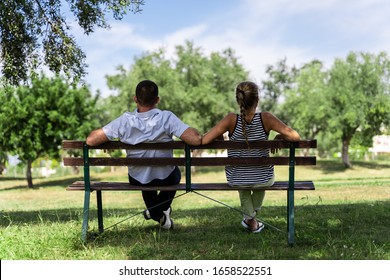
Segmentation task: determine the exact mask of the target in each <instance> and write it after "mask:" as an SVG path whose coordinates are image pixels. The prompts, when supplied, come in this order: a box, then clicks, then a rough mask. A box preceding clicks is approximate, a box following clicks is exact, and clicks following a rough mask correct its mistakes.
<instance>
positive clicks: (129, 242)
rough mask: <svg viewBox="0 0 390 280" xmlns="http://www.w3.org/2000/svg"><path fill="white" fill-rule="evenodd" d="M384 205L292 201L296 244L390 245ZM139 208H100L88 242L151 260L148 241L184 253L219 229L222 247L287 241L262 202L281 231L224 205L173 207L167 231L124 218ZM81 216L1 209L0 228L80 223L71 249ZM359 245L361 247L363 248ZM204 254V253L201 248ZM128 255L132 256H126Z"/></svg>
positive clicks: (77, 211)
mask: <svg viewBox="0 0 390 280" xmlns="http://www.w3.org/2000/svg"><path fill="white" fill-rule="evenodd" d="M389 210H390V200H389V201H379V202H375V203H355V204H343V205H303V206H297V207H296V208H295V229H296V244H297V245H298V247H300V248H307V251H310V250H311V249H312V248H314V247H317V248H324V247H329V246H339V247H341V248H343V246H356V247H359V244H360V245H362V243H363V242H366V241H367V240H368V241H369V242H373V243H374V244H375V245H376V246H379V247H383V248H386V246H387V248H388V244H390V235H389V228H390V211H389ZM140 211H142V209H136V208H129V209H116V208H113V209H108V210H105V211H104V216H105V219H106V222H105V225H104V226H105V228H106V230H105V232H104V233H103V234H101V235H93V234H91V235H90V238H89V240H88V246H89V247H96V248H100V247H104V246H107V245H109V246H112V247H116V246H117V247H123V246H127V247H129V248H138V247H139V248H140V247H142V249H139V250H140V252H141V253H139V252H138V253H139V254H135V255H137V256H138V257H140V256H142V258H143V259H153V257H154V254H155V252H154V251H153V250H155V248H154V246H156V245H153V244H160V243H161V244H165V243H168V244H175V245H174V247H175V248H180V250H184V252H185V250H194V249H193V244H198V243H199V244H203V246H205V244H206V247H207V244H210V246H219V245H215V242H218V240H215V241H214V239H216V237H218V236H219V235H220V234H223V238H222V240H223V241H221V242H223V244H220V246H222V247H224V246H235V247H241V246H246V245H245V244H247V242H254V241H256V242H258V243H259V244H260V245H261V244H266V245H267V246H268V247H270V246H271V247H276V248H283V246H287V245H286V208H285V206H267V207H264V209H263V217H264V222H266V223H267V224H270V225H272V226H274V227H276V228H278V229H279V230H280V231H278V230H275V229H273V228H271V227H270V226H266V228H265V229H264V231H263V232H262V233H261V237H259V235H256V236H255V235H252V234H247V235H245V234H244V233H245V230H244V229H243V228H242V227H241V226H240V222H241V214H240V213H237V212H235V211H231V209H228V208H226V207H223V206H214V207H208V208H201V209H186V210H176V211H174V212H173V215H172V216H173V219H174V220H175V228H174V229H173V230H172V231H162V230H160V229H159V227H158V226H157V223H155V222H153V221H145V220H144V219H143V217H142V215H139V216H136V217H133V218H132V219H127V218H129V217H131V216H132V215H134V214H137V213H139V212H140ZM96 216H97V215H96V211H95V210H92V211H91V213H90V232H91V233H94V232H95V233H96V231H97V221H96V220H97V218H96ZM318 217H321V218H320V219H319V218H318ZM108 219H109V220H110V222H113V221H114V223H115V222H116V221H117V222H120V221H124V222H122V223H120V224H117V225H115V226H113V227H111V226H112V225H110V224H108V222H107V220H108ZM81 221H82V209H81V208H69V209H52V210H42V211H2V212H1V213H0V228H6V227H8V226H15V225H16V226H23V225H27V226H28V225H35V224H41V223H44V224H45V223H64V224H65V223H68V222H76V223H79V224H80V227H79V229H80V232H75V233H74V239H73V242H74V248H76V250H83V246H80V242H81V241H80V236H81ZM180 221H182V223H181V222H180ZM183 221H184V222H183ZM378 221H381V222H380V223H379V222H378ZM108 227H111V228H108ZM107 228H108V229H107ZM243 234H244V235H243ZM156 242H157V243H156ZM210 242H211V243H210ZM350 244H352V245H350ZM354 244H357V245H354ZM386 244H387V245H386ZM280 246H282V247H280ZM359 249H360V250H366V249H364V248H363V249H361V248H359ZM134 250H136V249H134ZM177 250H179V249H177ZM199 250H201V249H199ZM253 250H254V249H253ZM367 250H368V249H367ZM199 253H202V252H199ZM178 254H179V252H178ZM202 254H203V253H202ZM204 254H206V255H205V256H208V255H207V253H206V252H204ZM249 256H250V255H249ZM129 258H131V257H130V256H129ZM172 258H174V256H172Z"/></svg>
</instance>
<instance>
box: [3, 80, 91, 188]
mask: <svg viewBox="0 0 390 280" xmlns="http://www.w3.org/2000/svg"><path fill="white" fill-rule="evenodd" d="M97 98H98V96H96V97H94V98H92V97H91V94H90V92H89V89H88V88H86V87H81V88H77V87H76V86H75V85H71V84H69V82H67V81H66V80H63V79H62V78H61V77H54V78H48V77H45V76H42V77H36V78H32V81H31V86H20V87H17V88H15V87H7V88H6V89H1V90H0V104H2V106H1V109H0V131H1V134H0V150H1V151H2V152H4V151H5V152H7V153H10V154H14V155H18V156H19V159H20V160H21V161H22V162H23V163H25V164H26V165H27V181H28V185H29V187H32V186H33V183H32V177H31V164H32V162H33V161H34V160H36V159H37V158H39V157H44V156H48V157H49V158H56V159H58V158H59V155H60V150H61V148H60V147H61V144H62V140H64V139H85V138H86V136H87V135H88V133H89V132H90V131H91V130H92V128H93V127H96V126H97V124H96V121H95V119H96V118H94V114H95V113H96V114H97V112H95V111H94V107H95V104H96V100H97Z"/></svg>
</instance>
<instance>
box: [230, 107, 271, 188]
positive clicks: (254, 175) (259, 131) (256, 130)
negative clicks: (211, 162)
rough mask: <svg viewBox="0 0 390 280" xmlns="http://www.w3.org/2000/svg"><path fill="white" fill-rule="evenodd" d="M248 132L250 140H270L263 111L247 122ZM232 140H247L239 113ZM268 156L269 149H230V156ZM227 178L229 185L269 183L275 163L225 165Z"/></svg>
mask: <svg viewBox="0 0 390 280" xmlns="http://www.w3.org/2000/svg"><path fill="white" fill-rule="evenodd" d="M245 128H246V134H247V136H248V141H255V140H268V134H267V133H266V132H265V129H264V125H263V120H262V118H261V113H256V114H255V116H254V117H253V119H252V121H251V123H249V124H246V126H245ZM229 139H230V140H231V141H246V139H245V135H244V132H243V130H242V122H241V115H237V122H236V127H235V128H234V131H233V133H232V134H231V135H229ZM257 156H259V157H268V156H269V149H245V150H233V149H228V157H257ZM225 171H226V178H227V181H228V184H229V185H233V186H240V185H255V184H264V183H267V182H268V181H269V180H270V179H271V178H272V176H273V174H274V167H273V165H263V166H257V165H256V166H255V165H247V166H233V165H229V166H226V167H225Z"/></svg>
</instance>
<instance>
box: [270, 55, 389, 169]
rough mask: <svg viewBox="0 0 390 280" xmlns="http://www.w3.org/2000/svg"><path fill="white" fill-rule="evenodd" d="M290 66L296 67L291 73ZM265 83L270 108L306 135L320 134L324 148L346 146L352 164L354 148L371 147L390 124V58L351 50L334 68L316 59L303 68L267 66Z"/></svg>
mask: <svg viewBox="0 0 390 280" xmlns="http://www.w3.org/2000/svg"><path fill="white" fill-rule="evenodd" d="M288 69H292V70H291V71H289V70H288ZM267 73H268V75H269V77H268V79H266V80H265V81H264V82H263V92H264V95H265V96H264V98H265V100H264V101H263V100H262V103H263V108H264V107H267V106H268V108H270V109H272V110H275V112H276V114H280V115H281V118H282V120H284V121H285V122H287V124H289V125H290V126H292V127H294V128H295V129H297V130H298V132H299V133H300V134H301V136H302V137H303V138H309V139H313V138H317V139H318V140H319V149H318V151H319V152H320V153H321V154H323V155H324V154H325V153H326V152H328V154H331V153H332V152H335V149H336V148H339V149H341V154H342V159H343V162H344V164H345V165H346V166H351V165H350V162H349V159H348V148H349V145H350V144H351V141H352V140H354V145H357V146H359V145H363V146H366V147H367V146H370V145H372V137H373V136H374V135H377V134H380V133H381V130H382V129H383V128H385V127H389V124H390V60H389V58H388V56H387V54H386V53H383V52H382V53H379V54H378V55H375V54H370V53H353V52H351V53H350V54H349V55H348V56H347V57H346V59H345V60H343V59H336V60H335V61H334V64H333V66H332V67H331V69H329V70H326V69H324V67H323V64H322V63H321V62H320V61H318V60H314V61H312V62H310V63H307V64H305V65H303V66H302V67H301V68H299V69H297V68H295V67H291V68H289V67H288V66H287V65H286V64H285V60H283V61H280V62H278V63H277V64H276V66H269V67H268V68H267Z"/></svg>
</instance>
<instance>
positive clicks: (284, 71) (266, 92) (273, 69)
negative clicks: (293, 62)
mask: <svg viewBox="0 0 390 280" xmlns="http://www.w3.org/2000/svg"><path fill="white" fill-rule="evenodd" d="M286 62H287V59H282V60H280V61H278V62H277V63H276V65H268V66H267V68H266V71H265V72H266V74H267V75H268V79H266V80H263V81H262V87H261V98H260V105H261V109H262V111H270V112H272V113H274V114H275V115H277V116H278V117H279V118H281V119H282V120H283V121H285V122H288V120H289V115H288V114H286V113H285V112H284V111H283V110H281V108H280V106H279V104H280V103H282V102H283V100H284V99H285V94H286V91H287V90H289V89H292V88H293V87H294V82H295V77H296V75H297V72H298V70H297V69H296V67H295V66H293V67H289V66H288V65H287V63H286Z"/></svg>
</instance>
